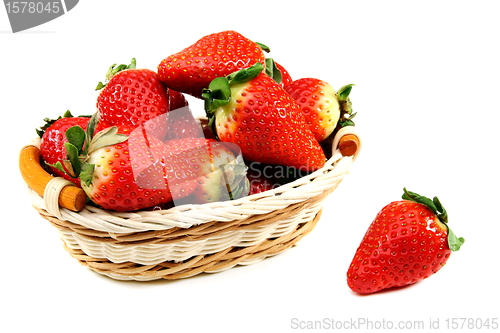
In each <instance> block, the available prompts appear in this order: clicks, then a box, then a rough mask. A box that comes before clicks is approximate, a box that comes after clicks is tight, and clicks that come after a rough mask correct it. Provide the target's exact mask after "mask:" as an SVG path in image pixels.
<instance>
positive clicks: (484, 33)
mask: <svg viewBox="0 0 500 333" xmlns="http://www.w3.org/2000/svg"><path fill="white" fill-rule="evenodd" d="M497 3H498V2H496V1H480V0H479V1H474V2H470V1H467V2H466V1H422V0H420V1H345V0H344V1H315V0H308V1H289V2H277V1H276V2H273V1H253V2H252V3H251V4H249V3H246V2H235V1H213V2H209V1H175V2H174V1H80V3H79V4H78V5H77V6H76V7H75V8H74V9H73V10H72V11H70V12H69V13H68V14H66V15H64V16H62V17H60V18H58V19H56V20H54V21H52V22H49V23H46V24H44V25H41V26H39V27H35V28H33V29H31V30H28V31H25V32H21V33H17V34H12V33H11V32H10V26H9V23H8V21H7V15H6V12H5V10H4V9H3V8H0V60H1V71H0V112H1V115H2V118H3V121H2V126H1V128H2V129H1V131H0V135H1V138H0V140H1V141H0V142H1V143H2V145H1V150H2V156H3V158H2V164H1V168H2V169H1V170H2V173H1V174H2V177H3V182H2V191H1V202H2V205H3V206H2V211H3V214H2V218H1V224H2V227H1V231H0V235H1V238H0V288H1V291H0V294H1V296H0V302H1V304H2V308H3V310H2V312H1V313H0V330H1V331H5V332H6V331H8V332H21V331H26V330H27V329H30V330H31V331H32V332H39V331H46V330H47V331H49V330H50V331H51V332H89V331H91V330H92V331H96V332H104V331H109V332H111V331H122V332H132V331H135V332H138V331H141V332H205V331H210V332H212V331H214V332H215V331H217V332H288V331H298V329H295V328H297V326H302V325H306V323H307V321H321V322H323V321H324V320H326V321H325V322H328V320H330V319H333V320H336V321H351V320H354V323H356V321H358V320H359V319H361V320H365V321H372V324H373V325H375V326H376V325H379V326H380V325H382V324H383V323H384V321H385V322H386V323H387V322H391V323H392V324H393V325H394V327H396V325H398V323H399V322H400V321H403V324H405V325H407V326H408V327H410V326H415V325H418V323H415V324H413V323H414V322H422V323H423V324H424V326H423V327H421V328H426V330H428V329H430V328H432V327H430V321H431V320H433V321H434V325H436V321H437V320H439V325H440V326H439V328H440V329H441V330H445V329H446V328H447V326H446V320H447V319H450V322H451V319H452V318H461V317H462V318H472V319H474V320H475V319H479V320H482V321H483V322H484V321H486V319H488V318H490V321H491V318H498V317H500V313H499V311H498V310H499V309H498V297H499V296H500V295H499V288H498V287H497V284H498V267H497V262H498V254H497V250H498V233H499V222H500V221H499V218H498V197H499V195H498V188H499V185H500V183H499V177H498V170H499V163H498V158H497V156H496V155H497V152H498V142H499V137H498V130H497V128H498V124H499V121H500V116H499V113H500V103H499V92H500V65H499V59H500V51H499V48H498V41H499V40H498V33H499V31H500V23H499V21H498V13H499V10H498V9H499V8H497V7H498V6H496V4H497ZM282 4H286V6H285V7H283V5H282ZM228 29H233V30H237V31H239V32H240V33H242V34H244V35H245V36H247V37H248V38H250V39H252V40H255V41H258V42H261V43H265V44H267V45H268V46H270V47H271V50H272V52H271V53H270V55H269V56H272V57H273V58H275V59H276V60H277V61H278V62H279V63H281V64H282V65H284V66H285V67H286V68H287V69H288V70H289V72H290V73H291V74H292V77H293V78H295V79H297V78H301V77H308V76H309V77H318V78H321V79H323V80H325V81H328V82H330V83H331V84H332V86H334V87H335V88H337V89H338V88H339V87H341V86H342V85H344V84H347V83H354V84H356V86H355V87H354V88H353V91H352V95H351V99H352V101H353V106H354V110H355V111H356V112H358V115H357V117H356V118H355V120H356V123H357V126H358V128H359V130H360V132H361V134H362V137H363V144H364V146H363V151H362V153H361V155H360V157H359V159H358V160H357V161H356V163H355V164H354V165H353V168H352V170H351V173H350V174H349V175H348V177H347V178H346V179H345V181H344V182H343V183H342V184H341V185H340V186H339V188H338V189H337V190H336V191H335V192H334V193H333V194H332V195H331V196H330V197H329V198H328V199H327V202H326V204H325V207H324V214H323V216H322V218H321V220H320V222H319V224H318V226H317V227H316V229H315V230H314V231H313V232H312V233H311V234H309V235H308V236H307V237H305V238H304V239H303V240H302V241H301V242H300V244H299V245H298V246H297V247H295V248H293V249H290V250H288V251H287V252H285V253H283V254H280V255H278V256H276V257H273V258H270V259H267V260H265V261H263V262H261V263H258V264H256V265H252V266H248V267H238V268H234V269H231V270H229V271H226V272H223V273H218V274H213V275H202V276H198V277H195V278H191V279H187V280H181V281H176V282H165V281H160V282H152V283H139V282H118V281H114V280H111V279H109V278H106V277H102V276H100V275H98V274H95V273H93V272H91V271H90V270H87V269H86V268H84V267H82V266H80V265H79V264H78V262H77V261H76V260H74V259H73V258H71V257H70V256H69V254H67V253H66V252H65V251H64V249H63V247H62V242H61V240H60V239H59V237H58V235H57V232H56V230H55V229H54V228H53V227H52V226H51V225H50V224H49V223H48V222H47V221H46V220H44V219H42V218H41V217H39V216H38V215H37V213H36V212H35V210H34V209H33V208H32V207H31V203H30V201H29V197H28V194H27V192H26V188H25V185H24V183H23V181H22V179H21V177H20V175H19V172H18V167H17V159H18V152H19V150H20V149H21V147H22V146H23V145H25V144H27V143H29V141H30V140H31V139H32V138H34V136H35V131H34V129H35V128H36V127H38V126H40V125H41V123H42V119H43V118H44V117H47V116H50V117H56V116H58V115H60V114H62V113H63V112H64V111H65V110H67V109H70V110H71V111H72V112H73V114H91V113H93V112H94V110H95V98H96V93H95V91H94V90H93V89H94V87H95V85H96V84H97V82H98V81H99V80H102V79H103V76H104V73H105V71H106V70H107V68H108V67H109V66H110V65H111V64H112V63H125V62H128V61H129V60H130V59H131V58H132V57H136V58H137V60H138V65H139V67H144V68H151V69H155V68H156V66H157V65H158V63H159V62H160V61H161V60H162V59H163V58H164V57H166V56H168V55H169V54H171V53H175V52H177V51H179V50H181V49H182V48H184V47H186V46H188V45H190V44H192V43H193V42H194V41H196V40H197V39H198V38H200V37H202V36H203V35H206V34H208V33H212V32H218V31H222V30H228ZM192 105H193V108H194V109H195V110H196V112H197V113H200V114H202V113H203V110H202V106H201V104H199V103H196V102H195V101H192ZM405 186H406V187H407V188H408V189H409V190H412V191H415V192H418V193H420V194H423V195H427V196H438V197H439V198H440V199H441V201H442V203H443V204H444V206H445V207H446V208H447V210H448V212H449V215H450V227H452V228H453V230H454V231H455V233H456V234H457V235H458V236H463V237H465V238H466V243H465V245H464V246H463V248H462V250H461V251H459V252H456V253H453V254H452V256H451V258H450V260H449V261H448V264H447V265H446V267H445V268H443V269H442V270H441V271H440V272H439V273H438V274H436V275H434V276H432V277H431V278H429V279H427V280H425V281H422V282H420V283H417V284H416V285H413V286H411V287H408V288H404V289H399V290H394V291H390V292H383V293H379V294H374V295H371V296H366V297H361V296H357V295H355V294H354V293H352V292H351V290H350V289H349V288H348V287H347V284H346V279H345V273H346V271H347V268H348V266H349V263H350V261H351V259H352V256H353V255H354V252H355V250H356V248H357V246H358V244H359V241H360V240H361V238H362V236H363V234H364V232H365V231H366V229H367V227H368V225H369V224H370V223H371V221H372V220H373V218H374V217H375V214H376V213H377V212H378V211H379V210H380V209H381V208H382V207H383V206H384V205H385V204H387V203H389V202H391V201H394V200H398V199H399V198H400V196H401V194H402V189H403V187H405ZM294 318H295V319H294ZM496 320H499V319H496ZM358 323H359V321H358ZM3 326H6V327H10V328H9V329H8V330H6V329H4V327H3ZM316 328H323V329H324V330H329V329H327V328H328V327H327V326H325V325H324V326H323V327H319V326H316ZM347 328H349V327H347ZM365 328H367V326H361V327H351V330H352V331H365ZM434 328H437V327H436V326H434ZM465 328H467V327H465ZM318 330H319V329H318ZM483 330H485V331H487V330H486V329H483ZM342 331H349V330H347V329H344V330H342ZM379 331H383V330H382V329H380V330H379ZM401 331H416V330H412V329H405V330H401ZM454 331H460V330H454Z"/></svg>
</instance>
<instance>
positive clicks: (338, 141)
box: [332, 126, 361, 159]
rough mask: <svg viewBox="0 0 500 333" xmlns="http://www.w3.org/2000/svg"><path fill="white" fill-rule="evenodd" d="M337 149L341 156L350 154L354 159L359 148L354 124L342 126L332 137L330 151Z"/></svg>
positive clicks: (359, 143)
mask: <svg viewBox="0 0 500 333" xmlns="http://www.w3.org/2000/svg"><path fill="white" fill-rule="evenodd" d="M336 149H338V150H339V151H340V153H341V154H342V156H352V157H353V158H354V159H356V157H357V156H358V154H359V152H360V150H361V139H360V137H359V134H358V131H357V130H356V128H355V127H354V126H346V127H342V128H341V129H340V130H339V131H338V132H337V133H336V134H335V137H334V138H333V142H332V150H333V151H332V152H335V150H336Z"/></svg>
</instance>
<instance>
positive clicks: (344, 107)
mask: <svg viewBox="0 0 500 333" xmlns="http://www.w3.org/2000/svg"><path fill="white" fill-rule="evenodd" d="M353 86H354V84H347V85H345V86H343V87H341V88H340V89H339V91H338V92H337V96H338V99H339V103H340V120H339V126H340V127H345V126H354V122H353V121H352V119H353V118H354V116H356V113H353V112H352V103H351V99H350V98H349V94H350V93H351V90H352V87H353Z"/></svg>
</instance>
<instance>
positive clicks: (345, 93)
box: [337, 84, 354, 102]
mask: <svg viewBox="0 0 500 333" xmlns="http://www.w3.org/2000/svg"><path fill="white" fill-rule="evenodd" d="M353 86H354V84H347V85H345V86H343V87H341V88H340V89H339V91H338V92H337V94H338V96H339V101H341V102H343V101H346V100H347V97H349V94H350V93H351V90H352V87H353Z"/></svg>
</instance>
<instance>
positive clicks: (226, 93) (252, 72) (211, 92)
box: [201, 63, 264, 135]
mask: <svg viewBox="0 0 500 333" xmlns="http://www.w3.org/2000/svg"><path fill="white" fill-rule="evenodd" d="M263 70H264V65H263V64H261V63H256V64H254V65H253V66H251V67H248V68H244V69H241V70H239V71H236V72H234V73H232V74H230V75H228V76H226V77H217V78H215V79H213V80H212V82H210V84H209V86H208V88H205V89H203V92H202V95H201V96H202V98H203V99H204V100H205V112H206V114H207V118H208V126H209V128H210V129H212V132H213V133H214V135H217V134H216V131H215V130H214V125H215V113H214V112H215V110H216V109H217V108H219V107H221V106H223V105H226V104H228V103H229V102H230V101H231V85H235V84H238V83H244V82H247V81H250V80H252V79H253V78H255V77H257V75H259V74H260V73H261V72H262V71H263Z"/></svg>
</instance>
